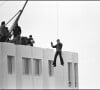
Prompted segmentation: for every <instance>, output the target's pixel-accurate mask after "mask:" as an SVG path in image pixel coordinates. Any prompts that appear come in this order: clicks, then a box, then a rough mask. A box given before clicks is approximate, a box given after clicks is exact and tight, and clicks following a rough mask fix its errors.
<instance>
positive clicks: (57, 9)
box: [56, 1, 59, 38]
mask: <svg viewBox="0 0 100 90" xmlns="http://www.w3.org/2000/svg"><path fill="white" fill-rule="evenodd" d="M56 11H57V38H59V8H58V2H57V1H56Z"/></svg>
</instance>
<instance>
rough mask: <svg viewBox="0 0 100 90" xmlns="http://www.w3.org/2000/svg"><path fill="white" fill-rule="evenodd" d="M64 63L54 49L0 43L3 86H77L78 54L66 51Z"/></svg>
mask: <svg viewBox="0 0 100 90" xmlns="http://www.w3.org/2000/svg"><path fill="white" fill-rule="evenodd" d="M62 56H63V59H64V66H61V65H60V60H59V57H57V67H53V66H52V62H53V59H54V51H53V50H52V49H45V48H39V47H31V46H25V45H14V44H12V43H0V72H1V73H0V89H43V88H44V89H68V88H71V89H74V88H78V54H77V53H72V52H67V51H64V52H63V53H62Z"/></svg>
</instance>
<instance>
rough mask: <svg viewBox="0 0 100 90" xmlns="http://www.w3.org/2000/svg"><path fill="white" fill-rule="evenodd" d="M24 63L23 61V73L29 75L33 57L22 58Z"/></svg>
mask: <svg viewBox="0 0 100 90" xmlns="http://www.w3.org/2000/svg"><path fill="white" fill-rule="evenodd" d="M22 63H23V74H25V75H29V74H30V73H31V59H30V58H22Z"/></svg>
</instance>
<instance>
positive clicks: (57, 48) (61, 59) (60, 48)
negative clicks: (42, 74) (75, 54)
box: [51, 39, 64, 67]
mask: <svg viewBox="0 0 100 90" xmlns="http://www.w3.org/2000/svg"><path fill="white" fill-rule="evenodd" d="M62 46H63V44H62V43H61V42H60V39H57V44H56V45H53V42H51V47H52V48H56V53H55V57H54V62H53V66H54V67H56V58H57V56H58V55H59V56H60V62H61V65H64V61H63V58H62Z"/></svg>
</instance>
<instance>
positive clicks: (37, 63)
mask: <svg viewBox="0 0 100 90" xmlns="http://www.w3.org/2000/svg"><path fill="white" fill-rule="evenodd" d="M41 73H42V63H41V60H40V59H34V74H35V75H36V76H39V75H41Z"/></svg>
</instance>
